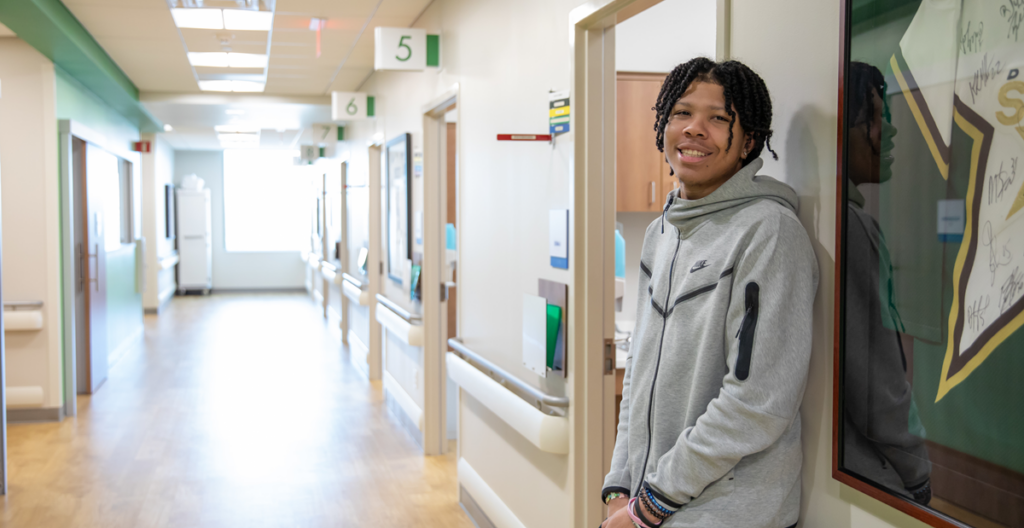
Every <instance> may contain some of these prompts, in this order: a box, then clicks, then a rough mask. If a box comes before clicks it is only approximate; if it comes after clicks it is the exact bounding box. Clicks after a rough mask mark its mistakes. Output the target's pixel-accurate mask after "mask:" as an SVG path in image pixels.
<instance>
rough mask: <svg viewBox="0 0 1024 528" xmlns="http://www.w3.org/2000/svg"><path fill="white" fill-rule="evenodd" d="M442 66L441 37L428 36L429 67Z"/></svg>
mask: <svg viewBox="0 0 1024 528" xmlns="http://www.w3.org/2000/svg"><path fill="white" fill-rule="evenodd" d="M440 65H441V35H427V66H440Z"/></svg>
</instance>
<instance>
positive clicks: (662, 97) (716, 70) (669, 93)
mask: <svg viewBox="0 0 1024 528" xmlns="http://www.w3.org/2000/svg"><path fill="white" fill-rule="evenodd" d="M694 82H708V83H713V84H717V85H719V86H721V87H722V90H723V92H724V93H725V111H726V113H728V114H729V119H730V123H729V143H728V145H727V147H726V150H729V149H730V148H732V140H733V132H732V125H733V124H735V123H736V119H737V118H738V119H739V121H740V127H741V128H742V129H743V131H744V132H745V133H748V134H750V135H751V137H752V138H753V140H754V147H753V148H752V149H750V152H749V153H748V154H747V157H746V159H744V160H743V166H746V165H747V164H748V163H750V162H751V161H753V160H755V159H757V158H758V157H759V156H760V155H761V151H762V150H763V149H764V148H765V147H767V148H768V152H771V153H772V157H773V158H774V159H776V160H777V159H779V155H778V154H776V153H775V151H774V150H773V149H772V144H771V137H772V100H771V97H770V96H769V95H768V87H767V86H765V84H764V80H762V79H761V77H760V76H758V75H757V74H756V73H754V71H753V70H751V69H750V68H748V67H747V65H745V64H743V63H742V62H739V61H725V62H715V61H713V60H711V59H707V58H704V57H698V58H696V59H692V60H690V61H687V62H684V63H683V64H680V65H679V66H676V67H675V69H673V70H672V73H669V74H668V77H665V83H664V84H662V85H661V92H659V93H658V101H657V103H656V104H655V106H654V108H652V109H651V110H654V111H655V113H656V117H655V121H654V131H655V133H656V136H655V143H656V144H657V146H658V150H659V151H661V152H665V125H666V124H668V119H669V116H670V115H671V114H672V107H673V106H675V104H676V102H677V101H679V98H680V97H682V96H683V94H684V93H686V90H688V89H689V88H690V85H691V84H693V83H694ZM733 108H735V110H733Z"/></svg>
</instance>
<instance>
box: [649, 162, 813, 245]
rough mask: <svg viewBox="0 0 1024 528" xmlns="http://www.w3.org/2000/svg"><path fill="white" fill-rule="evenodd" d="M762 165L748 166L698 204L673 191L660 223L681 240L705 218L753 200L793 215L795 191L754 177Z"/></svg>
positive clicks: (796, 207) (780, 184) (771, 180)
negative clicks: (770, 202)
mask: <svg viewBox="0 0 1024 528" xmlns="http://www.w3.org/2000/svg"><path fill="white" fill-rule="evenodd" d="M763 165H764V160H761V159H760V158H758V159H756V160H754V161H752V162H750V164H749V165H747V166H746V167H743V168H742V169H740V170H739V172H737V173H736V174H734V175H733V176H732V177H731V178H729V179H728V180H727V181H726V182H725V183H723V184H722V186H721V187H719V188H717V189H715V190H714V192H712V193H711V194H709V195H707V196H705V197H704V198H701V199H699V200H684V199H682V198H680V197H679V194H678V192H677V190H675V189H673V190H672V192H671V193H669V195H668V199H667V201H666V203H665V211H664V213H663V219H664V220H667V221H668V222H669V223H670V224H672V225H673V226H675V227H676V229H678V230H679V234H680V235H681V236H689V234H690V233H691V232H693V231H694V230H695V229H696V228H697V227H699V226H700V225H702V224H703V223H704V220H706V219H707V218H706V217H708V215H711V214H713V213H717V212H719V211H723V210H726V209H732V208H736V207H742V206H743V205H746V204H748V203H750V202H752V201H755V200H761V199H767V200H773V201H775V202H777V203H778V204H779V205H781V206H783V207H785V208H787V209H789V210H791V211H793V212H794V213H796V212H797V210H798V208H799V204H800V202H799V199H798V198H797V195H796V191H794V190H793V188H792V187H790V186H789V185H786V184H785V183H782V182H780V181H778V180H776V179H775V178H772V177H770V176H758V175H757V171H759V170H761V167H762V166H763Z"/></svg>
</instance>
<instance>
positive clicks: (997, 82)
mask: <svg viewBox="0 0 1024 528" xmlns="http://www.w3.org/2000/svg"><path fill="white" fill-rule="evenodd" d="M851 4H852V5H851V16H850V17H848V19H847V20H849V24H850V26H849V28H848V30H849V31H848V33H849V35H850V44H849V46H850V49H849V51H850V54H849V56H850V59H851V62H850V63H849V65H848V70H847V75H846V77H845V81H844V82H845V86H844V90H845V93H846V94H847V103H846V105H845V106H846V108H845V109H844V110H845V112H846V115H845V116H844V123H845V124H846V128H845V130H844V134H843V135H844V137H843V141H844V152H845V153H846V164H845V167H844V178H845V188H846V194H845V196H846V204H845V220H844V225H843V234H842V236H843V240H844V248H845V249H844V252H843V262H842V266H843V270H844V287H845V291H844V294H843V297H842V298H841V300H840V302H841V303H842V306H843V313H844V319H843V326H844V328H843V332H844V333H843V342H842V360H841V362H840V364H839V367H840V369H841V373H840V376H841V383H842V394H841V407H840V417H839V419H840V420H842V421H841V422H840V424H841V428H840V433H841V440H840V443H839V444H840V458H839V465H840V470H842V471H843V472H845V473H847V474H850V475H853V476H855V477H857V478H859V479H861V480H863V481H865V482H867V483H869V484H870V485H872V486H876V487H879V488H882V489H884V490H885V491H887V492H888V493H890V494H892V495H895V496H898V497H901V498H903V499H906V500H908V501H913V502H915V503H917V504H920V505H925V507H927V508H930V509H932V510H934V511H937V512H940V513H941V515H942V516H945V517H949V518H952V519H955V520H957V521H959V522H961V523H963V524H965V525H968V526H979V527H988V526H1024V382H1022V381H1024V379H1022V378H1024V166H1019V161H1020V159H1021V158H1022V157H1024V76H1022V75H1021V73H1022V70H1024V40H1022V39H1021V37H1024V35H1021V34H1020V33H1021V31H1020V26H1021V25H1022V22H1024V1H1021V0H954V1H949V0H941V1H940V0H926V1H908V0H863V1H858V0H852V1H851ZM897 131H898V133H897ZM1018 167H1019V169H1020V171H1021V172H1022V174H1020V175H1018Z"/></svg>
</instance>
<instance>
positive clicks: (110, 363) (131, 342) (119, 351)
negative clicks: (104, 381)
mask: <svg viewBox="0 0 1024 528" xmlns="http://www.w3.org/2000/svg"><path fill="white" fill-rule="evenodd" d="M143 330H145V327H144V326H139V329H138V330H136V331H135V333H134V334H132V336H131V337H129V338H128V339H125V340H124V342H122V343H121V345H120V346H118V347H117V348H115V349H114V350H113V351H112V352H111V353H109V354H107V369H108V370H109V369H111V368H113V367H114V365H116V364H117V362H118V361H120V360H121V358H122V357H124V355H125V354H127V353H128V350H130V349H131V348H132V347H134V346H136V345H137V344H139V343H141V342H142V332H143Z"/></svg>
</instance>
